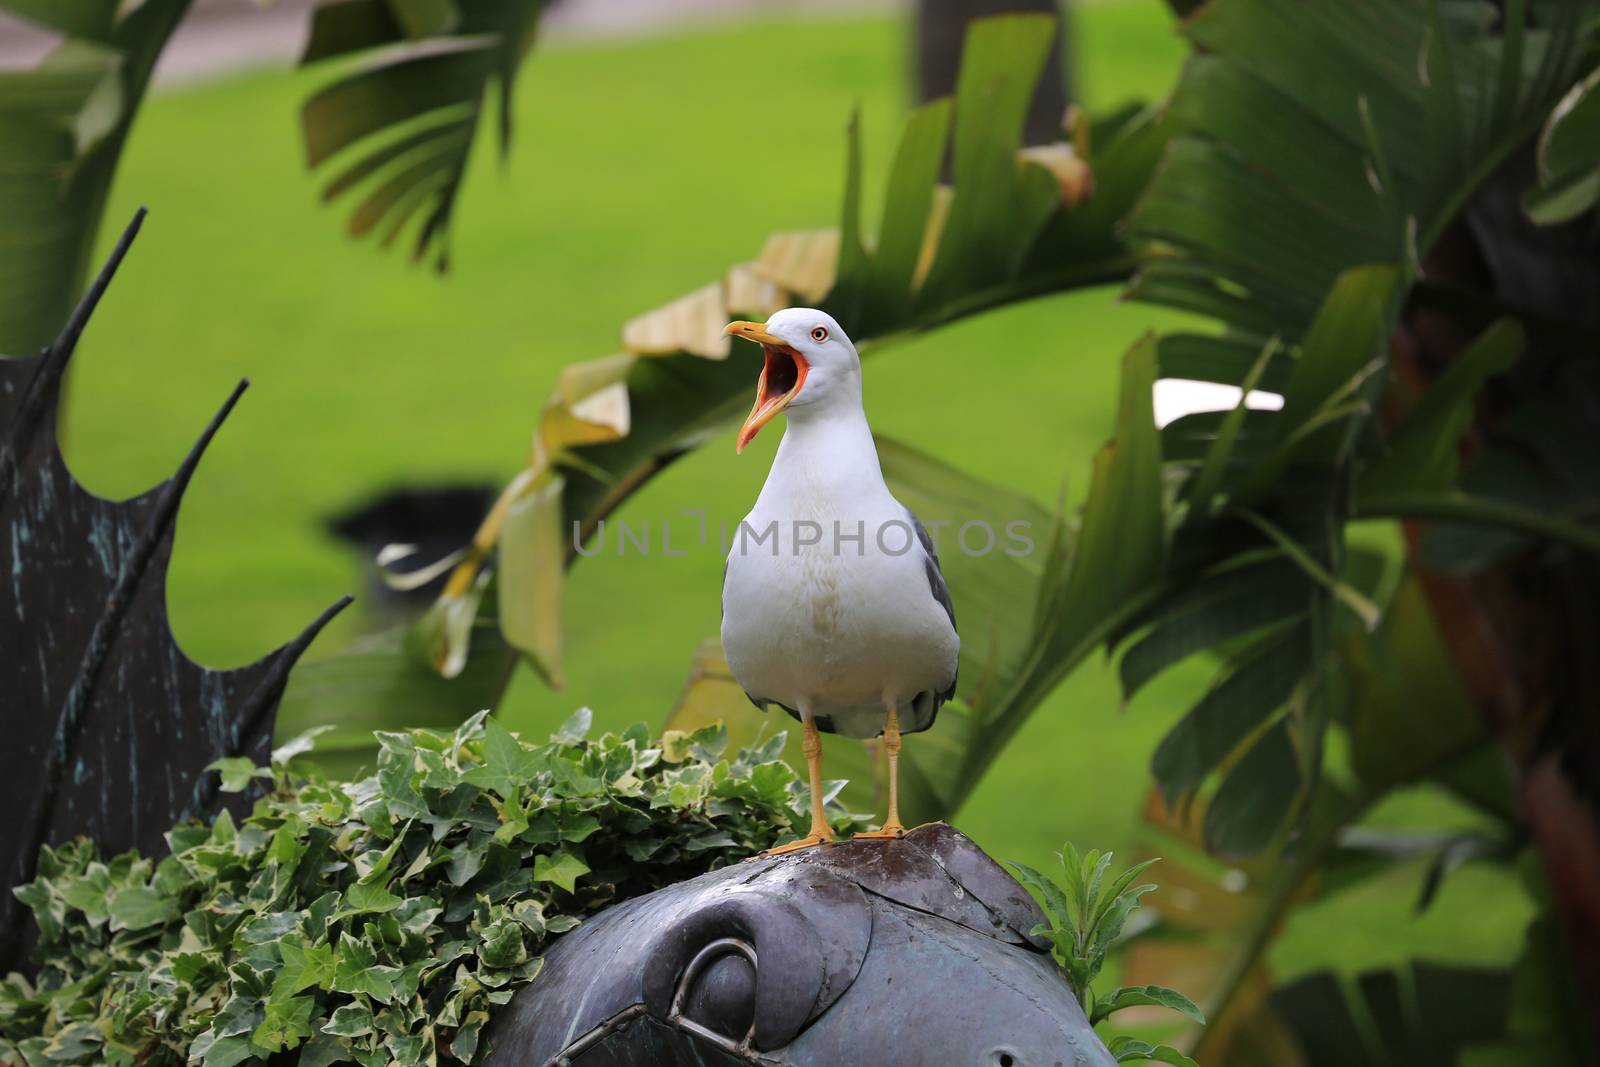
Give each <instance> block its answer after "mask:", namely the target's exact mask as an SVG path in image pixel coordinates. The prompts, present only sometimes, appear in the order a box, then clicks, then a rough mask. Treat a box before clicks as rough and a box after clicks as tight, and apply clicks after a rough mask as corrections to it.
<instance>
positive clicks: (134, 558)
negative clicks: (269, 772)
mask: <svg viewBox="0 0 1600 1067" xmlns="http://www.w3.org/2000/svg"><path fill="white" fill-rule="evenodd" d="M143 221H144V211H143V210H142V209H141V210H140V211H139V213H138V214H137V215H135V216H134V219H133V221H132V222H131V223H130V224H129V226H128V228H127V230H126V231H125V232H124V233H123V235H122V238H121V240H119V241H118V242H117V246H116V249H115V250H114V251H113V252H112V253H111V257H110V259H109V260H108V261H107V262H106V265H105V267H104V268H103V269H102V270H101V272H100V275H99V277H97V278H96V279H95V281H94V284H93V285H91V286H90V287H89V290H88V292H87V293H86V294H85V295H84V298H83V301H82V302H81V303H80V304H79V305H78V307H77V309H76V310H75V311H74V312H73V314H72V317H71V318H70V319H69V320H68V322H67V324H66V326H65V328H63V329H62V331H61V334H60V336H59V337H57V338H56V340H55V341H54V343H52V344H51V345H50V346H49V347H47V348H46V349H44V351H42V352H40V353H38V354H37V355H34V356H31V357H29V358H27V359H0V582H3V583H4V584H5V595H3V596H0V732H3V738H4V740H3V742H0V781H3V782H4V795H5V797H6V798H7V803H6V812H5V816H4V817H3V818H0V863H3V864H4V866H5V869H4V874H3V877H0V973H4V972H5V971H6V970H9V969H14V968H17V967H18V966H20V964H21V959H22V956H23V949H24V946H23V944H22V933H21V928H22V927H23V926H24V924H23V922H22V921H21V914H20V912H19V906H18V903H17V901H16V899H15V898H14V897H13V895H12V892H11V889H12V887H13V886H15V885H17V884H18V883H20V882H24V881H27V880H29V879H30V878H31V877H32V876H33V870H34V863H35V859H36V857H37V856H38V852H39V846H40V845H41V844H44V843H47V842H49V843H54V842H58V841H62V840H64V839H67V838H70V837H73V836H75V835H77V834H87V835H89V836H91V837H93V838H94V839H95V840H96V841H98V842H99V843H100V845H101V847H102V848H103V849H105V850H106V852H107V853H115V852H119V851H122V850H124V849H128V848H138V849H140V850H141V851H142V852H144V853H145V854H146V855H160V854H161V853H163V852H165V851H166V845H165V842H164V840H163V837H162V835H163V834H164V833H165V832H166V831H167V830H168V829H169V828H170V827H171V826H172V824H173V823H174V822H175V821H177V820H178V819H180V818H182V817H184V816H186V815H194V814H200V813H207V812H214V811H215V810H217V809H218V808H219V807H220V803H219V800H218V794H217V792H216V782H217V776H216V775H214V774H205V773H203V771H204V768H205V767H206V765H207V764H209V763H211V762H212V761H213V760H215V759H218V758H220V757H223V756H239V755H244V756H251V757H254V758H255V759H257V760H258V761H259V762H263V763H264V762H265V761H266V759H267V754H268V748H269V746H270V744H271V739H272V728H273V720H274V717H275V715H276V711H277V704H278V698H279V696H280V695H281V694H282V692H283V686H284V682H285V680H286V678H287V677H288V673H289V668H290V667H291V666H293V665H294V662H295V660H296V659H297V658H298V657H299V656H300V654H301V653H302V652H303V651H304V650H305V648H306V646H307V645H308V644H310V643H311V640H312V638H314V637H315V636H316V635H317V632H318V631H319V630H321V629H322V627H323V626H324V625H325V624H326V623H327V622H328V620H329V619H331V618H332V617H333V616H334V615H335V614H337V613H338V612H339V610H340V609H341V608H343V607H344V606H345V604H347V603H349V600H350V598H349V597H345V598H343V599H341V600H340V601H339V602H338V603H336V604H334V605H333V606H332V607H330V608H328V610H327V611H325V612H323V613H322V615H321V617H319V618H318V619H317V620H316V621H315V622H313V623H312V624H311V625H310V626H308V627H306V629H305V630H304V631H303V632H302V633H301V634H300V636H299V637H297V638H295V639H294V640H293V641H291V642H289V643H288V644H287V645H284V646H283V647H282V648H280V649H278V650H277V651H276V652H274V653H272V654H271V655H269V656H267V657H266V658H264V659H262V660H259V661H258V662H256V663H253V664H251V665H249V666H247V667H241V668H239V669H238V670H230V671H213V670H208V669H206V668H205V667H202V666H201V665H200V664H198V663H195V662H194V661H193V660H191V659H189V657H188V656H186V655H184V653H183V650H182V649H180V648H179V647H178V645H177V643H176V641H174V639H173V637H172V631H171V628H170V626H169V624H168V619H167V607H166V573H167V561H168V559H169V557H170V556H171V552H172V529H173V520H174V519H175V518H176V517H177V512H178V505H179V502H180V501H181V500H182V498H183V491H184V489H185V487H187V486H188V484H189V479H190V477H191V476H192V475H193V474H194V471H195V468H196V467H197V466H198V465H199V462H200V456H201V454H202V453H203V452H204V451H205V448H206V445H207V444H209V443H210V441H211V438H212V436H213V435H214V434H215V433H216V432H217V429H218V427H220V426H221V425H222V421H223V420H224V419H225V418H227V416H228V413H229V412H230V411H232V410H233V406H234V404H235V403H236V402H237V401H238V399H239V396H240V395H241V394H242V393H243V392H244V389H245V387H246V385H247V384H248V383H247V382H240V383H239V385H238V386H237V387H236V388H235V389H234V391H233V393H232V394H231V395H230V396H229V397H228V398H227V400H226V401H225V402H224V403H223V405H222V408H221V410H219V411H218V412H217V414H216V416H215V417H214V418H213V419H212V420H211V422H210V424H209V425H208V426H206V428H205V429H204V431H202V432H201V434H200V438H199V440H197V441H196V442H195V445H194V447H193V448H192V449H190V451H189V454H188V456H186V457H185V458H184V460H183V463H182V464H181V465H179V467H178V469H177V471H176V472H175V473H174V474H173V475H172V477H170V478H168V479H167V480H166V481H164V482H162V483H161V484H160V485H157V486H156V487H154V488H153V489H150V490H149V491H147V492H145V493H141V494H140V495H138V496H136V497H133V498H131V499H129V500H122V501H111V500H103V499H101V498H99V497H97V496H94V495H93V494H91V493H90V492H88V491H87V490H86V489H84V488H83V486H82V485H80V484H79V483H78V481H77V479H75V478H74V477H73V476H72V472H71V471H69V470H68V469H67V466H66V463H65V462H64V461H63V460H62V456H61V450H60V448H59V447H58V444H57V441H56V422H57V419H56V410H57V405H58V402H59V399H60V393H61V380H62V375H63V373H64V372H65V371H66V367H67V361H68V360H70V359H71V358H72V353H73V349H74V348H75V347H76V346H77V343H78V338H79V336H80V335H81V334H82V333H83V329H84V326H85V325H86V324H87V323H88V320H89V316H90V315H91V314H92V313H93V312H94V308H95V305H96V304H97V303H98V302H99V299H100V297H101V295H102V294H103V293H104V292H105V290H106V286H107V285H109V284H110V282H111V278H112V276H113V275H114V274H115V273H116V270H117V267H118V265H119V264H120V263H121V262H122V259H123V257H124V256H125V255H126V254H127V251H128V247H129V246H130V245H131V244H132V243H133V239H134V236H135V235H136V234H137V233H138V232H139V227H140V224H141V223H142V222H143Z"/></svg>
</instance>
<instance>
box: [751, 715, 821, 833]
mask: <svg viewBox="0 0 1600 1067" xmlns="http://www.w3.org/2000/svg"><path fill="white" fill-rule="evenodd" d="M803 725H804V726H805V735H804V737H803V739H802V741H801V751H803V752H804V753H805V755H806V767H807V769H809V770H810V772H811V832H810V833H808V834H806V836H804V837H802V838H800V839H799V840H798V841H790V842H789V843H788V844H786V845H779V846H778V847H777V848H769V849H767V851H765V852H763V853H762V855H763V856H781V855H783V854H784V853H786V852H798V851H800V850H801V849H805V848H815V847H817V846H818V845H826V844H828V843H829V842H831V841H832V840H833V831H832V830H831V829H830V828H829V827H828V814H827V812H826V811H825V810H824V809H823V807H822V736H821V735H820V734H818V733H817V724H816V723H815V722H814V721H813V720H812V719H810V718H809V717H808V718H806V720H805V722H804V724H803Z"/></svg>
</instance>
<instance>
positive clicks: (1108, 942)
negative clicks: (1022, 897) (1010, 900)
mask: <svg viewBox="0 0 1600 1067" xmlns="http://www.w3.org/2000/svg"><path fill="white" fill-rule="evenodd" d="M1057 857H1058V858H1059V859H1060V861H1061V870H1062V872H1063V874H1064V875H1065V884H1064V885H1062V884H1058V883H1057V882H1055V881H1054V880H1053V879H1051V878H1049V877H1047V876H1045V875H1043V874H1041V873H1040V872H1038V871H1036V870H1034V869H1033V868H1032V867H1028V866H1025V865H1024V864H1021V863H1010V864H1008V866H1009V867H1010V868H1011V869H1012V870H1013V871H1014V872H1016V875H1017V878H1018V880H1019V881H1021V882H1022V884H1023V885H1024V886H1026V887H1027V889H1028V891H1029V892H1030V893H1032V894H1033V896H1034V898H1035V899H1036V900H1038V902H1039V906H1040V907H1041V908H1043V909H1044V913H1045V917H1046V919H1048V920H1049V923H1048V925H1046V924H1043V923H1041V924H1040V925H1039V926H1037V927H1036V928H1035V929H1034V931H1033V932H1034V933H1036V934H1043V935H1044V936H1045V937H1047V938H1049V940H1050V946H1051V948H1050V956H1051V958H1052V959H1054V960H1055V962H1056V966H1058V967H1060V968H1061V972H1062V974H1064V975H1066V978H1067V982H1068V984H1069V985H1071V986H1072V991H1073V993H1074V994H1075V995H1076V996H1077V998H1078V1003H1079V1004H1081V1005H1082V1006H1083V1013H1084V1015H1086V1016H1088V1018H1089V1022H1090V1023H1091V1024H1093V1025H1095V1026H1098V1025H1099V1024H1100V1023H1102V1022H1104V1021H1105V1020H1106V1019H1108V1018H1110V1016H1111V1014H1112V1013H1113V1012H1116V1011H1120V1010H1122V1009H1123V1008H1132V1007H1139V1006H1150V1005H1153V1006H1156V1007H1162V1008H1170V1009H1172V1010H1173V1011H1176V1012H1178V1013H1180V1014H1182V1015H1185V1016H1187V1017H1189V1018H1190V1019H1193V1020H1194V1021H1195V1022H1197V1023H1200V1024H1202V1025H1203V1024H1204V1023H1205V1021H1206V1020H1205V1016H1204V1015H1203V1014H1201V1012H1200V1009H1199V1008H1197V1007H1196V1006H1195V1004H1194V1002H1193V1001H1191V1000H1190V999H1189V998H1188V997H1186V996H1184V995H1183V994H1182V993H1179V992H1178V991H1177V990H1175V989H1168V988H1167V987H1165V986H1157V985H1142V986H1121V987H1118V988H1116V989H1113V990H1111V991H1110V992H1108V993H1106V994H1104V995H1103V996H1097V995H1096V994H1095V991H1094V980H1095V979H1096V978H1098V977H1099V976H1100V970H1101V968H1102V967H1103V966H1104V965H1105V961H1106V954H1107V953H1108V952H1109V951H1110V950H1111V946H1112V945H1114V944H1115V943H1116V941H1117V939H1118V938H1119V937H1121V936H1122V931H1123V930H1124V928H1126V926H1127V924H1128V918H1129V916H1131V915H1132V914H1133V912H1134V911H1135V910H1136V909H1137V908H1138V907H1139V900H1140V898H1141V897H1143V896H1144V895H1145V894H1146V893H1149V892H1151V891H1152V890H1154V889H1155V888H1156V887H1155V885H1154V884H1153V883H1150V882H1145V883H1142V884H1137V885H1136V884H1135V882H1137V881H1138V879H1139V876H1140V875H1142V874H1144V872H1145V871H1147V870H1149V869H1150V867H1151V866H1152V865H1153V864H1155V863H1156V862H1157V861H1156V860H1154V859H1149V860H1145V861H1144V862H1143V863H1137V864H1134V865H1133V866H1132V867H1130V868H1128V869H1127V870H1126V871H1123V872H1122V873H1121V874H1119V875H1116V876H1115V877H1113V878H1111V879H1110V880H1109V881H1107V877H1106V876H1107V875H1108V874H1109V873H1110V870H1111V861H1112V853H1110V852H1100V851H1090V852H1089V853H1088V854H1086V855H1082V856H1080V855H1079V854H1078V850H1077V849H1076V848H1074V847H1073V846H1072V843H1071V842H1067V843H1065V844H1063V845H1062V846H1061V851H1060V852H1059V853H1058V854H1057ZM1106 1047H1107V1048H1109V1049H1110V1050H1111V1053H1112V1055H1114V1056H1116V1058H1117V1062H1118V1063H1130V1062H1132V1063H1143V1062H1147V1061H1155V1062H1157V1063H1170V1064H1175V1065H1177V1067H1198V1064H1196V1063H1195V1061H1194V1060H1192V1059H1190V1058H1189V1057H1188V1056H1186V1055H1184V1054H1183V1053H1182V1052H1180V1051H1178V1050H1177V1049H1175V1048H1173V1047H1172V1046H1171V1045H1153V1044H1150V1043H1149V1042H1147V1041H1142V1040H1140V1039H1138V1038H1135V1037H1131V1036H1129V1035H1126V1034H1117V1035H1113V1036H1110V1037H1108V1038H1107V1039H1106Z"/></svg>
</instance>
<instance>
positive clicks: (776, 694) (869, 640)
mask: <svg viewBox="0 0 1600 1067" xmlns="http://www.w3.org/2000/svg"><path fill="white" fill-rule="evenodd" d="M724 334H725V335H727V336H730V337H742V338H745V339H746V340H749V341H754V342H756V343H757V344H759V345H761V348H762V351H763V353H764V355H765V357H766V361H765V364H764V366H763V368H762V371H761V377H760V380H759V381H758V382H757V385H756V402H755V406H754V407H753V408H752V409H751V410H750V417H749V418H748V419H746V420H745V423H744V426H743V428H742V429H740V431H739V438H738V443H737V450H738V451H739V452H743V451H744V449H745V446H746V445H748V444H749V443H750V441H751V439H752V438H754V437H755V435H756V434H757V433H758V432H759V431H760V430H761V427H763V426H765V425H766V424H767V423H769V422H771V421H772V420H773V419H774V418H776V417H777V416H778V414H779V413H780V412H781V413H783V414H784V415H785V416H786V418H787V422H788V426H787V428H786V429H785V432H784V435H783V440H782V442H780V444H779V445H778V453H777V455H776V456H775V457H774V458H773V460H772V470H771V471H770V472H768V474H767V481H766V484H765V485H763V486H762V488H761V495H760V496H759V497H757V498H756V503H755V507H753V508H752V509H751V510H750V514H749V515H747V516H745V518H744V521H743V522H741V523H740V525H739V528H738V531H737V532H736V533H735V535H734V536H733V538H732V547H731V548H730V550H729V552H728V560H727V565H726V567H725V568H724V570H723V576H722V647H723V651H724V653H725V654H726V656H727V660H728V666H729V668H731V669H732V671H733V676H734V678H736V679H737V680H738V682H739V684H740V686H742V687H743V688H744V691H745V695H746V696H748V697H749V698H750V700H751V702H752V703H754V704H755V705H756V707H758V708H760V709H761V710H762V711H766V710H767V707H768V705H771V704H776V705H778V706H779V707H781V708H783V710H784V711H787V712H788V713H789V714H790V715H792V716H794V717H795V718H796V719H798V720H799V721H800V724H801V726H802V727H803V729H804V731H805V732H804V744H803V751H804V752H805V757H806V764H807V769H808V771H809V772H810V776H811V829H810V832H809V833H808V834H807V835H806V836H804V837H802V838H800V839H799V840H797V841H793V842H790V843H789V844H787V845H782V846H779V847H778V848H777V849H774V850H772V851H773V852H775V853H778V852H791V851H795V850H797V849H804V848H811V847H813V846H817V845H823V844H827V843H829V842H830V841H832V840H833V834H832V832H831V831H830V829H829V826H828V820H827V817H826V815H825V814H824V812H823V806H822V739H821V738H820V737H819V736H818V732H819V731H824V732H827V733H834V734H841V735H843V736H845V737H855V738H863V739H865V738H872V737H877V736H879V735H880V734H881V735H882V736H883V741H884V749H885V751H886V752H887V753H888V762H889V812H888V818H887V819H886V820H885V821H884V823H883V826H882V828H881V829H879V830H877V831H874V832H871V833H864V834H857V835H856V836H857V837H867V838H894V837H899V836H901V835H903V834H904V833H905V827H904V826H903V825H902V824H901V822H900V806H899V783H898V775H899V766H900V735H901V734H902V733H916V732H918V731H921V730H926V729H928V728H929V727H930V726H932V725H933V720H934V716H935V715H937V714H938V711H939V706H940V705H941V704H943V703H944V702H945V701H947V700H949V699H950V698H951V697H952V696H953V695H954V694H955V688H956V659H957V655H958V653H959V652H960V649H961V639H960V638H959V637H958V636H957V634H956V616H955V609H954V608H953V607H952V606H951V604H950V590H949V589H948V587H946V585H945V582H944V575H943V574H942V573H941V572H940V570H939V557H938V555H937V553H936V552H935V551H934V543H933V539H932V538H931V537H929V536H928V531H927V528H926V527H924V526H923V525H922V523H921V522H920V521H918V519H917V517H916V516H915V515H913V514H912V513H911V512H910V511H909V510H908V509H907V508H906V506H905V505H904V504H902V503H900V501H898V500H896V499H895V498H894V494H892V493H890V492H889V487H888V486H887V485H885V484H884V481H883V471H882V469H881V468H880V466H879V464H878V450H877V447H876V445H874V443H873V440H872V430H871V429H870V428H869V427H868V426H867V416H866V411H865V409H864V408H863V407H862V403H861V359H860V357H859V356H857V354H856V349H855V345H853V344H852V343H851V342H850V338H849V337H848V336H846V334H845V332H844V330H843V329H841V328H840V326H839V324H838V323H837V322H835V321H834V320H833V318H832V317H831V316H829V315H827V314H824V313H823V312H821V311H817V310H815V309H812V308H787V309H785V310H783V311H779V312H777V313H776V314H774V315H773V316H772V317H771V318H770V319H768V320H767V321H766V322H765V323H755V322H734V323H730V324H729V325H728V326H727V328H726V329H725V330H724Z"/></svg>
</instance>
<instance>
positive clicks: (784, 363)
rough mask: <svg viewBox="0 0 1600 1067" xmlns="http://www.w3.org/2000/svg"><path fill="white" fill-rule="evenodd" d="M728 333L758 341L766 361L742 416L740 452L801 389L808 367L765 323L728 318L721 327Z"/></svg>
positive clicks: (802, 357) (801, 357)
mask: <svg viewBox="0 0 1600 1067" xmlns="http://www.w3.org/2000/svg"><path fill="white" fill-rule="evenodd" d="M722 332H723V333H724V334H726V335H727V336H729V337H743V338H745V339H746V340H750V341H755V342H756V343H758V344H759V345H761V351H762V352H763V353H765V355H766V357H767V362H766V365H765V366H764V367H762V368H761V380H760V381H758V382H757V383H756V404H755V407H753V408H751V409H750V417H749V418H747V419H745V420H744V426H743V427H741V428H740V430H739V443H738V445H737V446H736V448H737V450H738V451H740V452H743V451H744V446H745V445H747V444H749V443H750V440H751V438H753V437H755V435H756V433H757V431H759V430H760V429H761V427H763V426H765V425H766V424H767V423H769V422H771V421H772V419H773V416H775V415H777V414H778V412H780V411H782V410H783V409H784V408H785V407H787V406H788V404H789V401H791V400H793V399H794V397H795V394H796V393H798V392H800V387H801V386H802V385H804V384H805V383H806V372H807V371H808V370H809V369H810V368H809V367H808V366H807V365H806V359H805V357H804V356H802V355H801V354H800V353H799V352H797V351H796V350H795V349H793V348H791V347H790V346H789V345H788V343H787V342H785V341H784V340H782V339H781V338H779V337H776V336H774V335H773V334H770V333H768V332H767V328H766V326H765V325H764V324H762V323H758V322H730V323H728V325H727V328H726V329H724V330H723V331H722Z"/></svg>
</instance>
